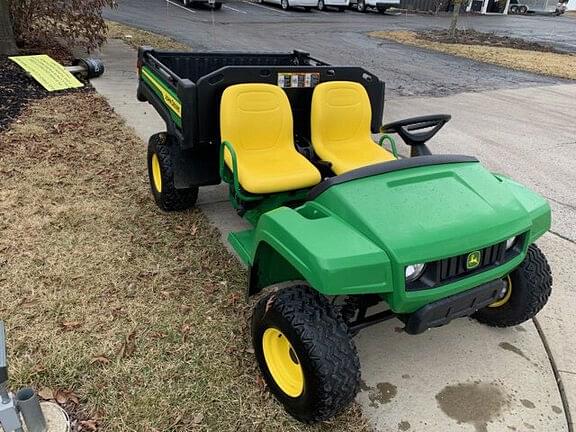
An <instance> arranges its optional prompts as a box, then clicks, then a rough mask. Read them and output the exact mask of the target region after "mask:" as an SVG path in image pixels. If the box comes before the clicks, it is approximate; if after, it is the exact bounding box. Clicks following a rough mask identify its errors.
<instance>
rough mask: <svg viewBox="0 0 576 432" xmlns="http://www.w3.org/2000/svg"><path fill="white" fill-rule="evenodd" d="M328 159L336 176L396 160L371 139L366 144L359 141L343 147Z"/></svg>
mask: <svg viewBox="0 0 576 432" xmlns="http://www.w3.org/2000/svg"><path fill="white" fill-rule="evenodd" d="M328 157H329V159H328V161H329V162H330V163H331V164H332V171H334V173H335V174H344V173H345V172H348V171H352V170H355V169H356V168H362V167H365V166H368V165H374V164H377V163H381V162H388V161H391V160H395V159H396V158H395V157H394V155H393V154H392V153H390V152H389V151H388V150H386V149H383V148H382V147H380V146H379V145H378V144H376V143H375V142H374V141H372V139H370V138H368V139H367V140H366V141H365V142H360V141H357V142H355V143H353V144H352V145H350V146H342V148H341V149H339V150H338V151H335V152H332V153H331V154H330V155H329V156H328Z"/></svg>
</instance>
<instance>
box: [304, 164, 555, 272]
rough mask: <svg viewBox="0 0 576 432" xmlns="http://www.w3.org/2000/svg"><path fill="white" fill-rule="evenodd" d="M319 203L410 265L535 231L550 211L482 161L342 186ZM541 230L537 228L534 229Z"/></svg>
mask: <svg viewBox="0 0 576 432" xmlns="http://www.w3.org/2000/svg"><path fill="white" fill-rule="evenodd" d="M315 202H316V203H318V204H320V205H322V206H323V207H324V208H326V209H327V210H328V211H329V212H331V213H333V214H335V215H337V216H338V217H339V218H341V219H342V220H343V221H345V222H346V223H347V224H348V225H350V226H351V227H354V228H355V229H356V230H357V231H359V232H360V233H362V234H363V235H364V236H365V237H366V238H368V239H370V240H371V241H372V242H373V243H375V244H376V245H378V246H379V247H381V248H382V249H384V250H385V251H386V252H387V253H388V255H389V256H390V258H391V259H392V260H393V261H396V262H397V263H403V264H409V263H415V262H424V261H432V260H436V259H440V258H445V257H448V256H454V255H460V254H463V253H466V252H468V251H470V250H476V249H480V248H482V247H485V246H488V245H491V244H494V243H498V242H500V241H503V240H505V239H507V238H509V237H511V236H514V235H516V234H519V233H522V232H526V231H529V230H536V231H538V233H537V234H536V233H532V234H530V236H529V237H530V238H535V236H537V235H541V234H542V233H543V232H544V231H545V230H546V229H547V228H548V226H549V223H550V211H549V207H548V204H547V203H546V201H545V200H544V199H543V198H542V197H540V196H539V195H537V194H535V193H533V192H531V191H529V190H527V189H525V188H523V187H522V186H520V185H518V184H516V183H514V182H512V181H510V180H508V179H506V178H501V177H497V176H495V175H494V174H492V173H491V172H489V171H488V170H486V169H485V168H484V167H482V165H481V164H479V163H476V162H466V163H455V164H448V165H432V166H424V167H415V168H410V169H403V170H399V171H392V172H388V173H385V174H379V175H373V176H369V177H365V178H360V179H356V180H352V181H349V182H346V183H342V184H336V185H333V186H332V187H330V188H328V189H327V190H325V191H324V192H322V193H321V194H320V195H319V196H318V197H316V199H315ZM535 223H536V225H537V226H536V227H533V225H534V224H535Z"/></svg>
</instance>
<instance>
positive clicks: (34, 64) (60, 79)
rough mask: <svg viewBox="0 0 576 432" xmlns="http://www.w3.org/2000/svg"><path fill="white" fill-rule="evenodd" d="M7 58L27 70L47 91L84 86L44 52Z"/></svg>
mask: <svg viewBox="0 0 576 432" xmlns="http://www.w3.org/2000/svg"><path fill="white" fill-rule="evenodd" d="M9 58H10V60H12V61H13V62H15V63H17V64H18V65H20V67H21V68H22V69H24V70H25V71H26V72H28V73H29V74H30V75H31V76H32V78H34V79H35V80H36V81H38V82H39V83H40V85H42V87H44V88H45V89H46V90H48V91H58V90H66V89H71V88H78V87H83V86H84V84H82V83H81V82H80V81H78V80H77V79H76V77H74V75H72V74H71V73H70V72H68V71H67V70H66V68H64V66H62V65H61V64H60V63H58V62H57V61H56V60H54V59H52V58H50V57H49V56H47V55H45V54H42V55H32V56H18V57H9Z"/></svg>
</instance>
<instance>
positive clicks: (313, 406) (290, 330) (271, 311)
mask: <svg viewBox="0 0 576 432" xmlns="http://www.w3.org/2000/svg"><path fill="white" fill-rule="evenodd" d="M252 343H253V346H254V352H255V354H256V361H257V362H258V366H259V367H260V370H261V372H262V375H263V376H264V380H265V381H266V384H267V385H268V387H269V389H270V391H271V392H272V394H273V395H274V396H275V397H276V399H278V401H280V402H281V403H282V404H283V405H284V408H285V409H286V411H287V412H288V413H289V414H290V415H292V416H293V417H294V418H296V419H297V420H299V421H301V422H304V423H313V422H318V421H323V420H327V419H329V418H331V417H333V416H334V415H336V414H337V413H338V412H339V411H341V410H342V409H343V408H344V407H346V406H347V405H348V404H349V403H350V402H352V400H353V399H354V397H355V396H356V394H357V393H358V390H359V388H360V360H359V359H358V353H357V352H356V347H355V345H354V342H353V341H352V338H351V336H350V335H349V333H348V328H347V326H346V324H345V323H344V321H343V320H342V319H341V318H340V316H339V315H338V314H337V313H336V311H335V310H334V308H333V307H332V305H331V304H330V303H329V302H328V300H327V299H326V298H325V297H324V296H322V295H320V294H319V293H318V292H316V291H314V290H313V289H311V288H309V287H307V286H304V285H295V286H292V287H289V288H285V289H282V290H280V291H277V292H273V293H271V294H268V295H266V296H264V297H263V298H262V299H261V300H260V301H259V302H258V304H257V305H256V307H255V309H254V314H253V316H252ZM278 345H280V349H277V348H276V347H277V346H278ZM273 348H274V349H273Z"/></svg>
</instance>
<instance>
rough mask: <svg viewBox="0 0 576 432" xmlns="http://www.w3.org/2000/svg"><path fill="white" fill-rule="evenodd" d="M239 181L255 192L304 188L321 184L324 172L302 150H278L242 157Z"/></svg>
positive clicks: (262, 192)
mask: <svg viewBox="0 0 576 432" xmlns="http://www.w3.org/2000/svg"><path fill="white" fill-rule="evenodd" d="M238 174H239V175H238V180H239V181H240V184H241V185H242V188H243V189H244V190H246V191H247V192H250V193H254V194H269V193H274V192H285V191H290V190H296V189H303V188H307V187H311V186H314V185H316V184H318V183H320V180H321V177H320V172H319V171H318V170H317V169H316V168H315V167H314V165H312V164H311V163H310V162H309V161H308V160H307V159H306V158H305V157H304V156H302V155H301V154H300V153H298V152H296V151H294V152H275V153H263V154H260V155H258V156H253V155H242V156H241V157H239V158H238Z"/></svg>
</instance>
